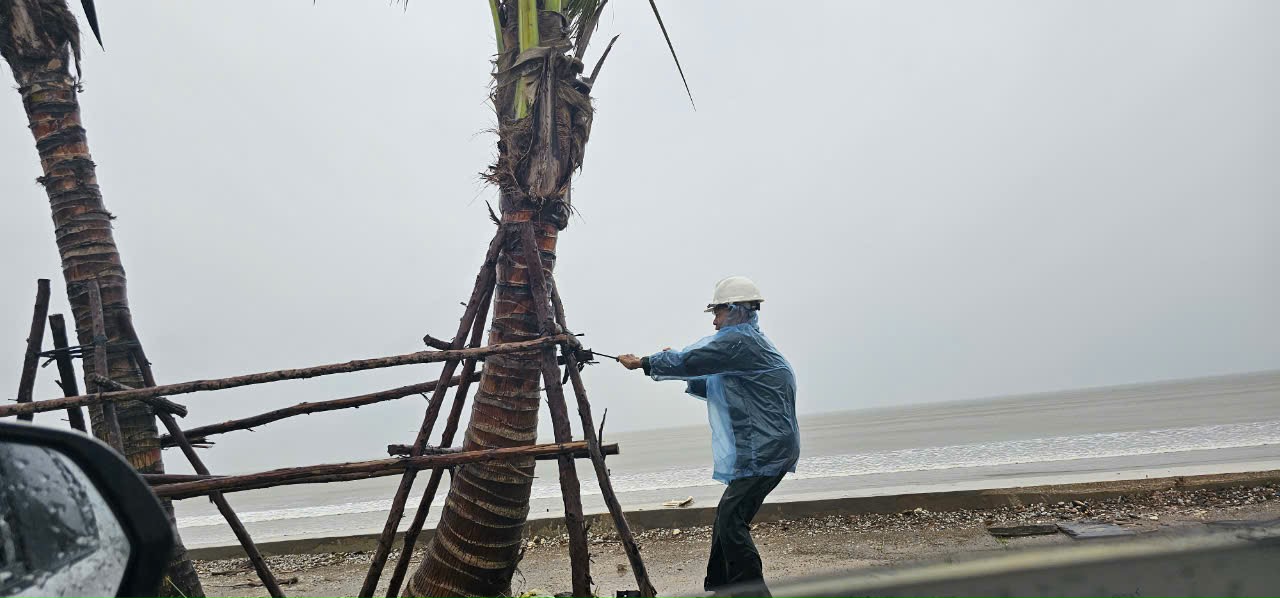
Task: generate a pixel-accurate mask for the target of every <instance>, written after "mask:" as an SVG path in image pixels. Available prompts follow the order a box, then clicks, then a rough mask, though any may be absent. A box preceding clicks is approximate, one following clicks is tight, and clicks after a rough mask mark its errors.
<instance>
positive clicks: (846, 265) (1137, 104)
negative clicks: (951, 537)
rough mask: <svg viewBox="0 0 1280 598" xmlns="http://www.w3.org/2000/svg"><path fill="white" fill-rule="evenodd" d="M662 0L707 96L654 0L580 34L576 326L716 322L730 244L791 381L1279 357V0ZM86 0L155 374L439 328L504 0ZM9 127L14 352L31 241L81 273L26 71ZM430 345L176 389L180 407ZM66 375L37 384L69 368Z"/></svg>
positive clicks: (663, 402)
mask: <svg viewBox="0 0 1280 598" xmlns="http://www.w3.org/2000/svg"><path fill="white" fill-rule="evenodd" d="M661 4H663V5H664V7H663V10H664V17H665V19H666V22H667V25H668V28H669V30H670V31H671V34H672V35H673V37H674V38H675V42H676V46H677V49H678V50H679V52H680V55H681V59H682V62H683V63H684V67H685V72H686V74H687V75H688V77H689V81H690V84H691V86H692V87H693V91H694V96H695V99H696V100H697V102H698V110H697V111H696V112H695V111H693V110H692V109H690V107H689V103H688V100H687V98H685V96H684V90H683V89H682V87H681V86H680V82H679V78H678V77H677V75H676V74H675V72H674V67H673V66H672V64H671V61H670V57H669V56H668V55H667V54H666V49H665V47H664V45H663V42H662V39H661V36H660V35H659V33H658V31H657V26H656V24H655V23H654V21H653V18H652V16H651V15H649V14H648V7H647V3H645V2H643V1H641V0H615V1H614V2H613V3H611V6H612V8H611V9H609V10H608V12H607V13H606V16H605V18H604V19H603V20H602V27H601V31H600V34H599V35H598V37H597V40H598V41H599V44H597V47H596V49H595V50H596V51H595V52H592V53H591V54H590V55H589V56H588V60H589V61H591V60H594V57H595V56H596V55H597V53H598V51H599V50H600V49H602V48H603V44H604V42H606V41H607V40H608V36H611V35H612V34H615V33H621V34H622V38H621V39H620V40H619V42H618V45H617V46H616V47H615V49H614V51H613V53H612V55H611V56H610V58H609V61H608V64H607V65H606V67H605V69H604V72H603V74H602V75H601V81H600V83H599V84H598V85H597V86H596V89H595V96H596V98H597V107H598V109H599V111H598V113H597V116H596V120H595V125H594V129H593V135H592V138H591V142H590V144H589V146H588V152H587V158H586V169H585V171H584V172H583V173H582V175H581V176H580V178H579V179H578V181H577V185H576V187H575V191H574V200H575V206H576V207H577V208H578V210H579V211H580V212H581V215H582V216H581V218H575V219H574V221H573V222H572V224H571V225H570V227H569V229H568V230H566V231H565V232H564V233H563V235H562V236H561V243H560V251H559V253H560V260H559V263H558V269H557V277H558V280H559V281H560V285H561V287H562V293H563V295H564V298H565V302H566V305H567V307H568V310H569V320H570V325H571V326H572V327H574V328H576V329H578V330H579V331H582V332H586V333H588V334H589V336H588V337H587V339H586V344H587V345H589V346H594V347H595V348H597V349H599V350H601V351H604V352H607V353H619V352H637V353H643V352H649V351H653V350H657V349H660V348H661V347H663V346H666V345H676V346H681V345H684V344H687V343H688V342H691V341H692V340H695V339H696V338H698V337H699V336H701V335H703V334H705V333H707V332H709V331H710V328H709V317H708V316H706V315H704V314H703V313H701V307H702V306H703V305H705V304H706V302H707V299H708V297H709V295H710V292H711V287H712V285H713V284H714V282H715V281H716V280H717V279H719V278H721V277H723V276H726V275H730V274H744V275H747V276H750V277H752V278H754V279H755V280H756V281H757V282H758V283H759V284H760V286H761V287H762V288H763V291H764V293H765V294H766V296H767V298H768V301H767V303H766V306H765V310H764V312H763V314H762V316H763V317H762V323H763V325H764V328H765V330H766V332H767V333H768V334H769V335H770V336H771V337H772V338H773V339H774V340H775V342H776V343H777V344H778V345H779V347H780V348H781V349H782V350H783V352H784V353H786V354H787V356H788V357H789V358H790V359H791V361H792V362H793V364H794V365H795V367H796V370H797V371H798V373H799V376H800V391H801V394H800V398H799V404H800V409H801V411H802V412H806V413H814V412H822V411H832V410H843V409H855V408H862V407H879V406H892V405H902V404H908V403H918V402H925V401H939V400H950V399H963V398H972V397H983V396H992V395H1001V394H1012V393H1023V392H1035V391H1044V390H1055V389H1065V388H1075V387H1085V386H1097V385H1107V384H1117V383H1126V382H1139V381H1150V380H1159V379H1169V378H1184V377H1194V376H1202V375H1212V374H1222V373H1232V372H1244V371H1254V370H1263V369H1273V368H1277V367H1280V311H1278V310H1276V308H1275V306H1276V305H1280V202H1278V201H1277V199H1278V195H1280V168H1277V159H1278V158H1280V110H1277V109H1276V106H1280V69H1278V68H1277V65H1278V64H1280V38H1277V37H1276V36H1275V34H1274V24H1275V23H1277V22H1280V3H1275V2H1267V1H1256V2H1243V1H1240V2H1169V1H1158V2H1157V1H1150V2H1088V3H1084V2H1066V1H1063V2H1017V1H1013V0H1009V1H1004V2H947V1H938V2H903V1H899V0H894V1H887V0H886V1H883V2H843V1H838V2H821V3H819V2H814V3H809V4H806V5H805V9H804V10H803V11H796V10H779V9H778V8H777V5H776V3H764V2H747V1H745V0H743V1H741V2H737V3H734V5H733V10H726V7H727V5H726V4H724V3H713V2H686V1H681V2H674V1H667V2H664V3H661ZM101 12H102V14H101V20H102V26H103V33H104V38H105V41H106V44H107V51H106V52H105V53H104V52H102V51H101V50H100V49H98V48H97V47H86V57H85V60H84V68H85V73H86V75H85V78H84V84H85V88H86V91H85V93H84V94H83V95H82V96H81V102H82V106H83V108H84V113H85V114H84V118H85V122H86V126H87V128H88V130H89V140H90V147H91V149H92V151H93V155H94V159H95V160H96V162H97V163H98V165H99V172H98V174H99V179H100V181H101V183H102V187H103V191H104V194H105V197H106V201H107V205H108V207H109V208H110V209H111V210H112V211H113V212H114V213H115V214H116V215H117V216H118V218H119V219H118V220H117V221H116V239H117V242H118V243H119V246H120V250H121V253H122V255H123V258H124V262H125V266H126V268H127V270H128V273H129V283H130V301H131V304H132V307H133V311H134V315H135V319H136V322H137V325H138V328H139V331H140V333H141V335H142V337H143V340H144V342H145V343H146V346H147V351H148V353H149V354H150V356H151V358H152V360H153V361H154V362H155V366H156V372H157V376H158V377H159V378H160V380H161V382H162V383H167V382H177V381H182V380H189V379H195V378H207V377H220V376H227V375H234V374H241V373H249V372H255V371H263V370H272V369H278V368H285V367H297V366H305V365H313V364H320V363H329V362H336V361H345V360H348V359H353V358H361V357H373V356H379V355H387V354H394V353H402V352H408V351H414V350H418V349H420V348H421V344H420V341H419V339H420V338H421V336H422V334H423V333H426V332H430V333H431V334H433V335H436V336H441V337H447V336H449V335H450V334H451V333H452V331H453V330H454V328H455V327H456V325H457V319H458V317H459V316H460V315H461V309H462V308H461V306H460V305H459V304H458V303H459V301H462V300H465V298H466V295H467V293H468V291H469V290H470V287H471V284H472V282H473V280H474V275H475V272H476V270H477V268H478V267H479V263H480V260H481V258H482V255H483V251H484V249H485V245H486V242H487V240H488V239H489V236H490V235H491V231H492V225H491V224H489V223H488V221H487V217H486V214H485V207H484V200H486V199H492V198H493V197H494V196H495V193H494V191H493V190H492V189H490V188H487V187H485V186H484V185H482V184H481V182H480V181H479V179H478V176H477V173H478V172H480V171H481V170H483V169H484V168H485V167H486V165H487V164H488V163H489V161H490V159H491V157H492V155H493V151H494V150H493V142H494V139H493V136H492V135H491V134H490V133H488V132H487V131H488V130H489V129H490V128H492V127H493V126H494V117H493V115H492V112H491V110H490V107H489V106H488V104H487V86H488V83H489V64H488V61H489V59H490V55H491V54H492V52H493V33H492V25H491V23H490V21H489V18H488V14H487V11H486V10H485V8H484V6H483V3H479V2H476V3H459V2H454V3H426V2H413V3H411V4H410V5H409V7H408V10H407V11H406V10H402V9H401V8H400V7H399V6H393V5H390V4H389V3H385V2H383V3H378V2H373V3H366V2H360V3H357V2H332V1H330V2H320V3H318V5H316V6H312V4H311V3H310V2H302V1H295V2H285V1H274V2H253V3H249V2H240V3H230V2H169V1H159V0H157V1H151V2H141V1H138V2H128V3H111V4H110V5H107V6H102V7H101ZM4 70H5V75H4V78H5V80H6V81H10V84H9V85H7V86H6V87H8V88H10V89H12V83H11V79H10V78H9V74H8V72H7V68H5V69H4ZM0 164H3V165H4V166H3V168H0V197H2V198H3V199H4V201H3V217H2V218H0V254H3V256H4V258H3V259H4V261H3V264H4V267H3V269H2V270H0V274H2V275H3V278H4V281H5V282H4V285H3V289H4V291H3V292H0V314H7V315H6V316H5V317H4V318H0V338H5V339H8V341H7V342H4V343H0V364H9V365H8V367H6V368H2V369H0V388H9V389H14V388H16V386H17V378H18V369H19V364H20V363H21V353H22V349H23V339H24V338H25V337H26V330H27V326H28V325H29V320H30V315H29V314H30V309H31V301H32V298H33V296H34V287H35V283H34V281H35V279H36V278H38V277H47V278H52V279H54V289H55V291H54V309H55V310H56V311H66V308H65V305H66V298H65V293H64V289H63V286H62V280H61V273H60V271H59V268H58V258H57V251H56V248H55V246H54V242H53V234H52V226H51V224H50V217H49V210H48V204H47V200H46V197H45V195H44V193H43V191H42V189H41V188H40V187H39V186H38V185H36V184H35V183H34V182H33V181H34V179H35V177H36V176H38V174H39V165H38V161H37V157H36V153H35V149H34V144H33V142H32V140H31V137H30V134H29V132H28V131H27V129H26V121H25V119H24V118H23V115H22V108H21V104H20V101H19V97H18V94H16V93H13V92H12V91H9V92H6V93H3V94H0ZM436 371H438V370H437V368H434V367H427V366H421V367H411V368H402V369H396V370H383V371H379V372H373V373H362V374H349V375H345V376H338V377H328V378H322V379H318V380H311V381H304V382H292V383H279V384H274V385H268V386H263V387H255V388H251V389H243V390H234V391H223V392H219V393H206V394H198V395H188V396H184V397H181V398H179V400H180V402H183V403H185V404H187V405H188V406H189V407H191V408H192V415H191V416H190V417H188V418H187V419H186V420H185V425H187V426H193V425H198V424H201V423H210V422H214V421H221V420H224V419H229V418H232V417H241V416H246V415H250V414H254V413H258V412H261V411H264V410H267V409H269V408H276V407H280V406H285V405H290V404H293V403H296V402H299V401H303V400H323V399H330V398H338V397H342V396H348V395H351V394H357V393H362V392H368V391H373V390H378V389H382V388H388V387H392V386H397V385H401V384H407V383H410V382H415V381H420V380H423V379H428V378H430V379H434V378H435V376H436V373H435V372H436ZM54 377H55V373H54V371H53V368H48V369H45V370H42V371H41V378H40V380H39V383H38V388H37V396H38V397H41V398H48V397H53V396H60V393H59V391H58V389H57V387H56V386H55V385H54V384H53V382H52V380H53V378H54ZM587 382H588V385H589V387H590V389H591V391H592V393H593V398H594V405H595V409H596V412H597V413H599V412H601V411H603V410H604V408H606V407H607V408H608V409H609V419H608V421H609V424H608V426H609V428H610V429H614V430H626V429H642V428H652V427H662V426H669V425H681V424H692V423H697V422H700V421H702V420H703V419H704V417H705V416H704V413H705V411H704V408H703V406H702V404H701V403H699V402H697V401H693V400H690V399H688V398H686V397H684V396H683V395H682V393H681V391H682V388H683V387H682V385H680V384H677V383H665V384H656V383H652V382H649V381H647V380H646V379H644V378H643V377H641V376H639V375H638V374H635V373H631V372H625V371H623V370H621V368H620V367H618V366H617V365H616V364H612V363H610V364H602V365H599V366H595V367H594V368H593V369H591V370H589V371H588V375H587ZM422 409H423V402H422V401H420V400H416V399H405V400H402V401H399V402H396V403H394V404H383V405H379V406H374V407H367V408H363V409H360V410H358V411H352V412H340V413H336V414H334V413H330V414H322V415H314V416H310V417H306V418H297V419H294V420H289V421H286V422H281V423H277V424H273V425H270V426H267V427H265V428H263V429H262V430H261V431H259V432H257V433H236V434H232V435H227V436H223V437H222V438H221V439H220V440H219V444H218V446H217V447H216V448H215V449H214V450H212V451H209V452H208V460H209V462H210V466H211V468H212V469H214V470H218V471H242V470H250V469H262V468H267V467H275V466H283V465H290V464H292V465H301V464H304V463H316V462H328V461H337V460H353V459H360V458H374V457H377V456H379V454H380V452H381V451H382V447H384V446H385V445H386V444H387V443H388V442H409V441H411V440H412V438H413V434H414V432H415V430H416V429H417V426H418V422H419V421H420V418H421V413H422ZM58 418H59V416H52V415H45V416H40V417H38V418H37V421H43V422H45V423H54V421H55V420H57V419H58ZM166 456H167V457H168V458H167V461H168V463H169V468H170V470H172V471H183V470H185V469H186V468H185V467H184V466H181V465H180V464H179V462H180V461H181V458H180V456H179V455H178V454H177V453H167V455H166Z"/></svg>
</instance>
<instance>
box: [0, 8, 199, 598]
mask: <svg viewBox="0 0 1280 598" xmlns="http://www.w3.org/2000/svg"><path fill="white" fill-rule="evenodd" d="M79 53H80V48H79V32H78V28H77V26H76V21H75V17H74V16H73V15H72V14H71V12H70V10H68V7H67V4H66V0H0V56H3V58H4V59H5V60H6V61H7V62H8V64H9V67H10V68H11V69H12V71H13V77H14V79H15V80H16V81H17V83H18V92H19V93H20V94H21V95H22V104H23V107H24V108H25V109H26V112H27V120H28V122H29V123H30V128H31V133H32V135H33V136H34V137H35V141H36V150H37V151H38V152H39V154H40V166H41V169H42V170H43V171H44V176H41V177H40V178H39V179H38V180H39V182H40V183H41V184H43V185H44V188H45V191H46V192H47V193H48V196H49V205H50V209H51V210H52V213H53V224H54V233H55V237H56V239H57V244H58V252H59V254H60V255H61V258H62V273H63V278H64V279H65V280H66V286H67V298H68V300H69V302H70V304H71V311H72V314H73V316H74V318H75V323H76V336H77V337H78V338H79V342H80V344H82V345H88V344H92V342H93V335H92V319H91V318H92V316H91V314H90V310H89V299H88V290H87V288H86V285H85V284H84V283H86V282H87V281H93V280H96V281H97V282H98V285H99V286H100V288H101V293H102V308H103V313H104V315H105V320H106V329H107V339H108V343H113V342H120V341H123V340H125V339H126V337H125V335H124V334H123V332H122V330H121V326H120V322H121V318H128V317H129V303H128V298H127V294H126V287H125V273H124V268H123V267H122V266H121V264H120V254H119V252H118V251H117V250H116V244H115V239H114V237H113V236H112V232H111V220H112V218H113V217H112V215H111V214H110V213H109V212H108V211H107V209H106V207H105V206H104V205H103V202H102V193H101V191H100V190H99V188H98V183H97V177H96V174H95V168H94V164H93V160H92V159H91V157H90V155H89V146H88V141H87V139H86V137H85V130H84V127H83V126H82V125H81V122H80V104H79V100H78V98H77V91H78V86H79V83H78V81H77V80H76V79H75V77H73V76H72V75H71V72H70V64H69V63H70V61H71V59H72V55H73V54H74V56H75V57H76V60H77V62H78V59H79ZM107 369H108V371H107V372H94V367H93V362H92V360H85V362H84V373H85V376H86V382H88V376H89V375H91V374H94V373H101V374H104V375H106V376H108V377H110V378H112V379H114V380H117V381H119V382H122V383H124V384H127V385H129V386H134V387H141V386H143V385H144V384H143V381H142V379H141V376H140V374H139V373H138V371H137V368H135V367H134V366H133V364H132V363H131V362H130V361H129V358H128V352H126V351H109V352H108V364H107ZM87 386H88V388H91V389H92V388H93V384H91V383H88V384H87ZM90 417H91V421H92V423H93V430H94V433H95V434H96V435H98V436H99V437H102V435H103V430H104V428H105V426H103V421H102V409H101V407H100V406H94V407H91V408H90ZM118 418H119V422H120V430H121V432H122V438H123V441H124V448H125V457H126V458H127V459H128V460H129V463H130V464H132V465H133V466H134V468H136V469H137V470H138V471H139V472H141V473H152V474H155V473H164V462H163V461H162V460H161V457H160V443H159V440H158V438H157V434H156V424H155V419H154V417H153V416H152V414H151V411H150V410H149V408H148V407H147V405H146V404H144V403H141V402H137V401H132V402H128V403H124V404H121V405H119V406H118ZM165 507H166V509H168V511H169V514H170V518H172V516H173V515H172V513H173V509H172V505H170V504H169V503H168V501H165ZM168 581H169V582H170V583H166V584H165V585H164V587H163V588H162V589H160V591H161V592H162V595H166V596H180V595H181V596H203V595H204V593H203V590H202V589H201V586H200V580H199V577H197V575H196V572H195V569H194V568H193V567H192V566H191V562H190V560H189V559H188V558H187V555H186V549H185V548H184V547H183V546H182V542H181V540H179V541H178V543H177V546H176V547H175V550H174V553H173V555H172V559H171V561H170V568H169V574H168Z"/></svg>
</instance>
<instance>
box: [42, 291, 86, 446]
mask: <svg viewBox="0 0 1280 598" xmlns="http://www.w3.org/2000/svg"><path fill="white" fill-rule="evenodd" d="M49 334H50V335H51V336H53V348H54V349H66V348H67V347H70V346H71V344H70V343H69V342H67V322H66V320H64V319H63V318H62V314H53V315H51V316H49ZM54 362H55V363H57V364H58V385H59V386H61V387H62V396H64V397H74V396H77V395H79V394H80V385H79V384H77V383H76V367H75V365H74V364H72V363H71V356H70V355H67V354H66V352H65V351H60V352H59V353H58V356H57V357H55V358H54ZM67 420H68V421H69V422H70V423H71V427H72V428H75V429H77V430H80V431H81V432H88V431H89V428H88V427H87V426H85V423H84V410H83V409H81V408H80V407H79V406H76V407H67Z"/></svg>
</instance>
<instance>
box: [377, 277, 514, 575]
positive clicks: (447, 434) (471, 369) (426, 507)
mask: <svg viewBox="0 0 1280 598" xmlns="http://www.w3.org/2000/svg"><path fill="white" fill-rule="evenodd" d="M495 282H496V275H495ZM493 290H494V286H493V285H490V286H489V288H488V290H487V291H486V292H485V294H484V296H483V297H481V298H480V310H479V311H477V312H476V317H475V320H474V321H473V322H472V323H471V340H470V342H469V343H468V346H471V347H478V346H480V344H481V343H482V342H483V340H484V331H485V328H486V327H487V325H488V323H489V307H490V305H491V304H492V302H493ZM427 338H429V337H427ZM423 341H426V338H424V339H423ZM428 344H430V343H428ZM476 365H477V364H476V360H475V359H468V360H466V361H464V362H462V377H463V378H464V379H466V380H467V382H466V383H465V384H461V385H459V386H458V389H457V390H456V391H454V394H453V405H452V406H451V407H450V408H449V417H448V418H446V419H445V422H444V431H443V432H441V434H440V446H442V447H443V446H449V445H450V444H452V443H453V436H454V434H456V433H457V432H458V419H459V418H460V417H461V416H462V407H463V405H464V404H465V403H466V402H467V392H468V391H470V390H471V381H472V380H471V376H472V375H475V374H476ZM476 381H479V376H477V377H476ZM387 448H388V452H390V448H391V447H387ZM406 448H407V449H408V450H407V451H406V453H405V454H407V455H413V446H412V445H410V446H408V447H406ZM444 471H445V470H444V468H441V467H437V468H435V469H432V470H431V477H430V478H428V479H427V489H426V490H424V491H423V492H422V498H421V499H419V501H418V509H417V510H416V511H414V513H413V521H411V522H410V523H409V529H407V530H405V532H404V539H403V544H402V546H401V548H400V558H398V559H396V566H395V568H394V569H392V570H391V580H390V581H388V582H387V597H388V598H396V596H399V595H400V584H401V583H403V582H404V576H405V573H407V572H408V571H409V559H410V558H411V557H412V556H413V547H414V545H415V544H417V543H418V535H419V534H420V533H422V526H424V525H426V522H427V515H428V514H429V513H430V512H431V503H432V502H435V498H436V492H438V491H439V490H440V479H441V478H442V477H443V476H444Z"/></svg>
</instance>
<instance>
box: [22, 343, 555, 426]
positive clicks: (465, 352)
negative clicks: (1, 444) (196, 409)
mask: <svg viewBox="0 0 1280 598" xmlns="http://www.w3.org/2000/svg"><path fill="white" fill-rule="evenodd" d="M557 343H569V344H571V345H574V346H576V345H577V344H578V339H577V338H575V337H573V336H571V335H567V334H561V335H556V336H548V337H543V338H539V339H535V340H531V341H521V342H516V343H504V344H500V345H489V346H487V347H477V348H474V349H455V350H450V351H419V352H416V353H406V354H404V355H392V356H390V357H375V358H373V359H359V360H355V361H348V362H346V363H333V364H328V365H318V366H312V367H307V368H298V369H292V370H276V371H271V372H262V373H259V374H246V375H243V376H233V377H231V378H215V379H212V380H195V381H192V382H179V383H177V384H165V385H163V386H154V387H151V388H139V389H135V390H124V391H116V392H104V393H96V394H91V395H81V396H78V397H66V398H61V399H49V400H45V401H38V402H34V403H22V404H12V405H0V417H11V416H15V415H23V414H27V413H43V412H46V411H57V410H59V409H66V408H68V407H75V406H77V405H96V404H100V403H101V404H107V403H114V402H116V401H139V400H142V399H144V398H147V397H159V396H173V395H180V394H190V393H193V392H204V391H210V390H223V389H227V388H237V387H240V386H249V385H252V384H265V383H267V382H280V381H282V380H302V379H305V378H315V377H317V376H328V375H332V374H345V373H348V372H361V371H364V370H375V369H379V368H389V367H396V366H401V365H416V364H422V363H439V362H442V361H461V360H463V359H467V358H481V357H485V356H488V355H505V354H509V353H522V352H529V351H533V350H537V349H541V348H543V347H547V346H550V345H555V344H557Z"/></svg>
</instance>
